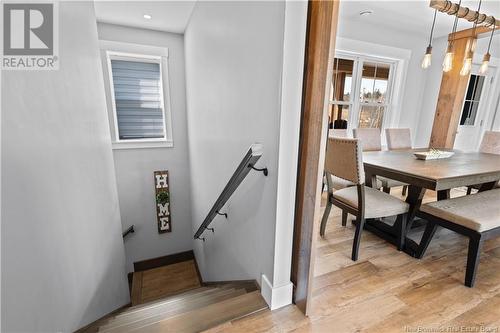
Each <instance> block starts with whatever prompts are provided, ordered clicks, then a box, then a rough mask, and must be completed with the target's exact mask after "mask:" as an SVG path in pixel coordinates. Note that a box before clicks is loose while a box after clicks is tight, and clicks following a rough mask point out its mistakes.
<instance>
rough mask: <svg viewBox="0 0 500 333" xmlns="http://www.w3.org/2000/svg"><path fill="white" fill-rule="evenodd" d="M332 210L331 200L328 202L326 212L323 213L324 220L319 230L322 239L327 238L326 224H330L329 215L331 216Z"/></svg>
mask: <svg viewBox="0 0 500 333" xmlns="http://www.w3.org/2000/svg"><path fill="white" fill-rule="evenodd" d="M331 209H332V203H331V202H330V198H328V200H327V201H326V207H325V212H324V213H323V218H322V219H321V227H320V229H319V234H320V235H321V237H324V236H325V229H326V222H328V215H330V210H331Z"/></svg>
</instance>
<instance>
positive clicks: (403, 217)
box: [394, 214, 407, 251]
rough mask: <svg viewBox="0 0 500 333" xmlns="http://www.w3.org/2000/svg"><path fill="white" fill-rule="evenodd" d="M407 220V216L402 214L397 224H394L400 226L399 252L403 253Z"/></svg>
mask: <svg viewBox="0 0 500 333" xmlns="http://www.w3.org/2000/svg"><path fill="white" fill-rule="evenodd" d="M406 220H407V214H401V215H398V218H397V220H396V223H395V224H394V225H397V226H398V237H397V238H398V239H397V247H398V251H402V250H403V248H404V246H405V238H406Z"/></svg>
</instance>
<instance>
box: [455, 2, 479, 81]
mask: <svg viewBox="0 0 500 333" xmlns="http://www.w3.org/2000/svg"><path fill="white" fill-rule="evenodd" d="M481 2H482V0H479V5H478V6H477V11H476V18H475V20H474V25H473V26H472V37H471V39H469V40H468V41H467V47H466V49H465V50H466V52H465V58H464V63H463V64H462V69H461V70H460V75H462V76H467V75H469V74H470V71H471V69H472V57H473V56H474V51H475V49H476V40H477V39H476V27H477V20H478V18H479V11H480V10H481Z"/></svg>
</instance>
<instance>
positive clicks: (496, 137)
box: [479, 131, 500, 155]
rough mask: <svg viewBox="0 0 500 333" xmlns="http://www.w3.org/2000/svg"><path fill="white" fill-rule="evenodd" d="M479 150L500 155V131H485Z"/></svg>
mask: <svg viewBox="0 0 500 333" xmlns="http://www.w3.org/2000/svg"><path fill="white" fill-rule="evenodd" d="M479 152H481V153H488V154H496V155H500V132H495V131H486V132H484V136H483V140H481V146H479Z"/></svg>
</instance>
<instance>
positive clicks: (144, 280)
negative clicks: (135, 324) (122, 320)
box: [131, 260, 201, 305]
mask: <svg viewBox="0 0 500 333" xmlns="http://www.w3.org/2000/svg"><path fill="white" fill-rule="evenodd" d="M200 286H201V283H200V280H199V278H198V273H197V271H196V264H195V262H194V260H188V261H183V262H180V263H176V264H172V265H167V266H162V267H158V268H153V269H148V270H146V271H141V272H135V273H134V277H133V282H132V297H131V298H132V305H138V304H142V303H146V302H150V301H153V300H156V299H160V298H163V297H166V296H170V295H173V294H176V293H178V292H180V291H185V290H189V289H194V288H198V287H200Z"/></svg>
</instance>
